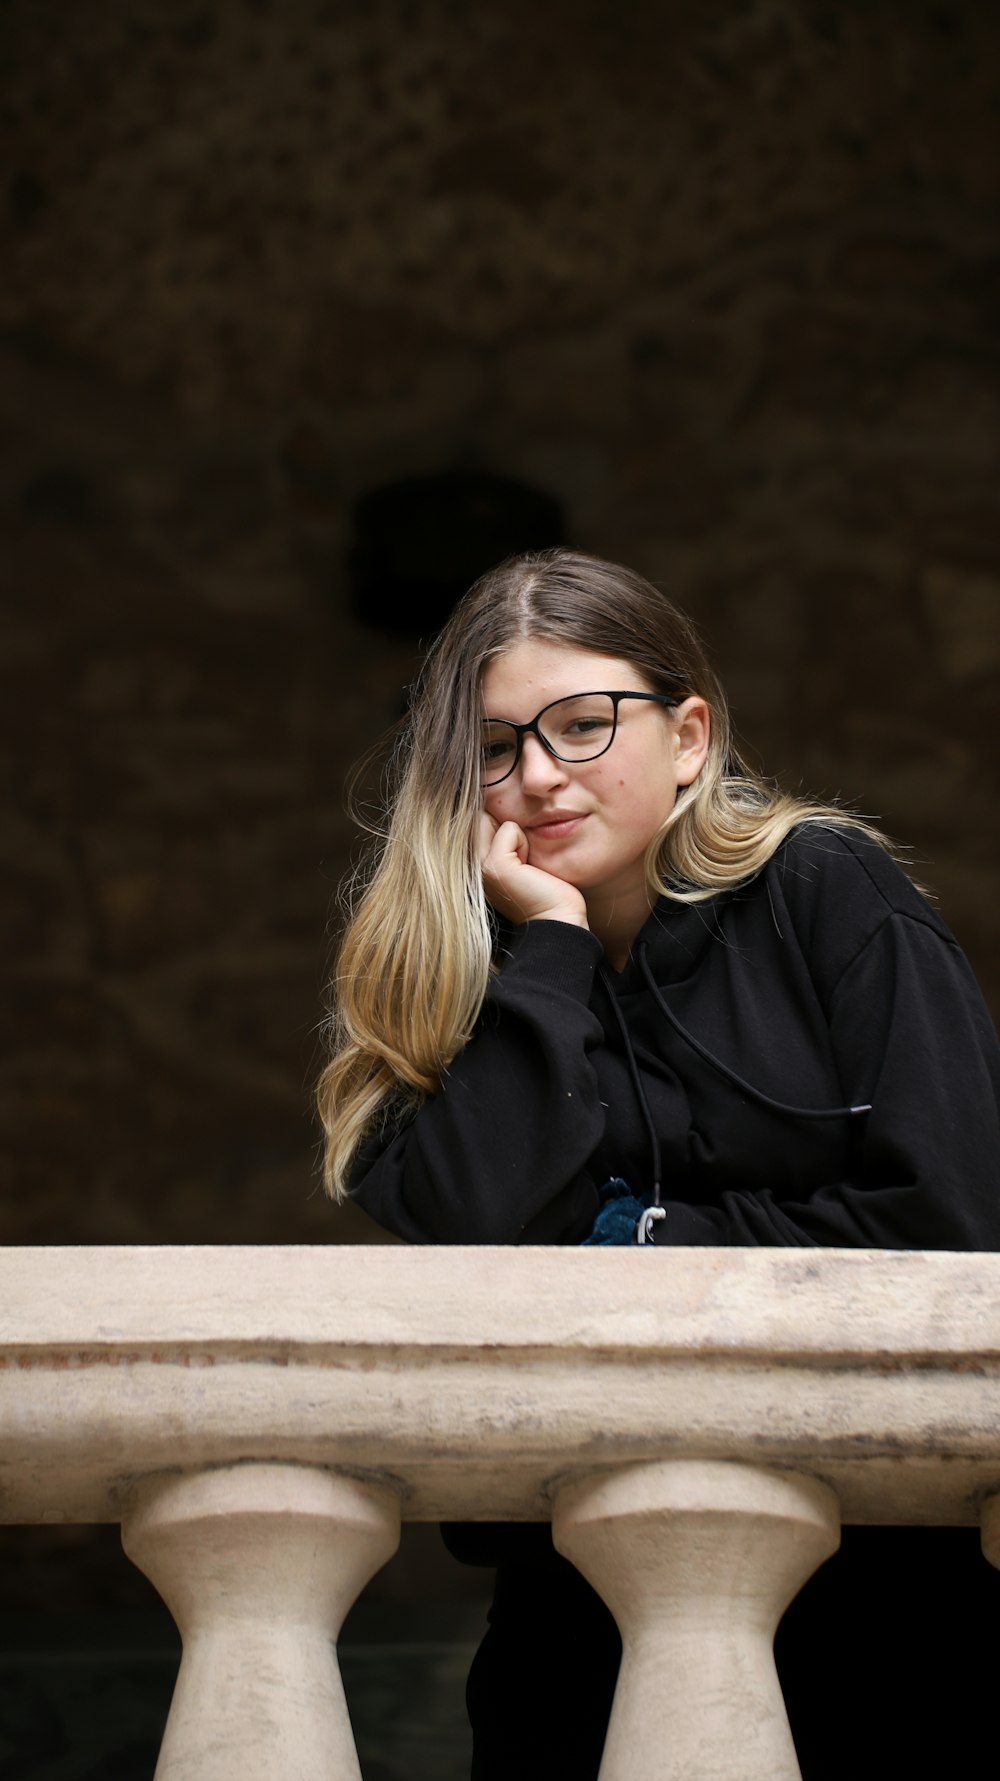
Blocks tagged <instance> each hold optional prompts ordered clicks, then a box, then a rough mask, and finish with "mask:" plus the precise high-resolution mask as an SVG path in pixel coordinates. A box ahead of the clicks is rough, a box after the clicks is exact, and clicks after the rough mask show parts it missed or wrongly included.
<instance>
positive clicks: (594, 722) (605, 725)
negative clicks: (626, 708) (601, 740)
mask: <svg viewBox="0 0 1000 1781" xmlns="http://www.w3.org/2000/svg"><path fill="white" fill-rule="evenodd" d="M610 728H611V719H610V718H609V717H574V718H571V719H570V721H569V723H567V724H564V725H563V726H562V734H563V735H564V736H593V735H594V733H595V732H599V731H601V730H609V729H610Z"/></svg>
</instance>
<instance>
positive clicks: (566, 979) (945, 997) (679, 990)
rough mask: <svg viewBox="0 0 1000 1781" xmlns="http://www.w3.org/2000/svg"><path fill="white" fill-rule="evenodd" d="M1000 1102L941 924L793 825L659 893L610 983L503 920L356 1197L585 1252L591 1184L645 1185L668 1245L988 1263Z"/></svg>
mask: <svg viewBox="0 0 1000 1781" xmlns="http://www.w3.org/2000/svg"><path fill="white" fill-rule="evenodd" d="M616 1004H617V1006H616ZM623 1026H624V1029H625V1031H623ZM998 1104H1000V1051H998V1047H997V1041H996V1037H995V1035H994V1033H993V1029H992V1027H991V1025H990V1021H989V1016H988V1015H987V1013H986V1010H985V1007H984V1005H983V1002H982V999H981V997H980V995H979V991H978V989H977V988H976V984H975V982H974V980H973V978H972V975H971V972H970V970H969V967H968V965H967V963H966V961H965V959H964V957H963V955H962V953H961V952H960V950H959V948H958V947H957V945H956V944H955V941H954V940H953V939H952V937H951V935H950V934H949V933H948V930H947V929H946V928H945V927H944V925H943V923H942V922H941V921H939V919H938V917H937V916H936V915H935V913H934V912H933V910H932V909H931V908H930V906H929V905H928V904H927V902H926V901H925V900H924V898H923V897H922V896H921V894H920V893H919V892H918V891H917V890H916V889H915V888H914V887H913V885H912V884H911V883H910V882H909V880H908V879H907V877H906V876H905V874H904V873H903V872H902V871H901V870H900V868H899V867H898V866H897V865H896V864H895V863H894V861H893V860H892V859H891V858H890V857H889V855H888V854H886V853H885V852H884V851H883V849H882V848H881V847H879V846H878V844H877V843H875V842H873V841H871V840H869V839H868V838H867V837H866V836H865V835H864V834H862V833H861V832H859V831H857V830H852V829H850V828H848V827H844V828H841V827H819V826H816V825H812V824H803V825H801V826H800V827H799V828H798V829H796V830H795V831H794V833H793V834H792V836H791V837H790V838H789V840H788V841H787V842H786V843H785V844H784V845H783V846H782V847H781V848H779V850H778V852H777V853H776V854H775V855H774V857H773V858H772V859H771V861H770V862H769V863H768V865H767V866H766V867H765V868H764V869H763V870H762V871H761V872H760V873H759V874H758V875H757V876H756V877H755V878H754V879H752V880H751V881H750V883H748V884H745V885H743V886H742V887H741V888H740V889H738V890H735V891H727V892H722V893H719V894H718V895H717V896H715V897H713V898H712V899H711V900H710V901H709V902H705V903H699V904H677V903H674V902H671V901H668V900H661V901H660V902H659V903H658V904H657V906H656V908H655V909H654V910H653V912H652V914H651V915H650V917H649V919H648V921H647V922H646V924H645V926H644V927H643V929H642V932H641V933H640V934H639V936H638V938H637V940H636V942H635V945H634V946H633V948H632V955H631V957H630V959H629V961H628V963H627V965H626V967H625V969H624V971H622V972H621V973H620V974H617V973H614V972H612V971H611V970H610V969H609V968H608V967H607V966H606V965H605V964H604V963H603V955H602V950H601V946H600V944H599V942H598V941H597V940H596V939H595V937H594V936H593V935H592V934H590V933H589V932H587V931H586V930H585V929H580V928H576V927H572V926H570V925H569V924H567V923H563V922H555V921H540V922H530V923H528V924H526V925H525V926H523V927H520V928H515V929H512V930H510V934H509V943H508V945H507V949H506V953H505V956H504V957H503V959H502V968H501V970H500V971H499V973H498V974H497V975H496V977H495V978H494V980H493V981H492V982H491V985H490V989H489V992H488V994H487V997H486V1002H485V1004H484V1007H483V1011H482V1014H481V1016H480V1019H479V1021H478V1024H477V1027H476V1031H475V1033H474V1035H473V1037H472V1039H471V1041H470V1043H469V1044H468V1045H467V1046H466V1047H465V1048H464V1050H463V1051H461V1052H460V1053H459V1055H458V1056H457V1057H456V1058H455V1060H454V1062H453V1063H452V1065H451V1068H450V1069H449V1071H448V1073H447V1078H446V1081H445V1083H444V1086H443V1088H442V1091H441V1093H440V1094H439V1095H437V1096H435V1097H434V1098H433V1099H432V1100H430V1101H428V1102H427V1103H426V1105H425V1106H424V1107H422V1108H421V1110H420V1111H419V1113H418V1114H417V1115H416V1117H415V1118H412V1119H410V1120H409V1121H408V1122H407V1123H406V1124H405V1125H404V1126H403V1127H402V1128H401V1129H398V1130H396V1131H394V1132H393V1131H390V1133H388V1134H386V1135H384V1136H383V1137H382V1138H380V1139H375V1140H372V1141H369V1142H368V1143H367V1144H366V1145H365V1146H364V1147H363V1149H362V1151H361V1153H360V1155H359V1157H358V1159H357V1161H356V1164H355V1168H354V1171H353V1174H352V1179H351V1193H352V1195H353V1197H354V1198H355V1199H356V1200H357V1201H358V1202H359V1204H360V1205H362V1206H363V1207H364V1208H365V1210H366V1211H367V1212H369V1213H370V1214H371V1216H372V1217H373V1218H374V1219H376V1221H377V1222H378V1223H379V1224H382V1225H384V1226H385V1227H386V1228H387V1229H389V1230H391V1231H393V1232H395V1233H396V1234H397V1235H398V1236H400V1237H403V1238H406V1239H407V1240H408V1241H410V1242H423V1243H428V1242H429V1243H503V1244H507V1243H577V1242H579V1241H580V1240H581V1239H582V1238H583V1237H584V1236H585V1235H586V1234H587V1232H588V1231H589V1230H590V1227H591V1225H592V1223H593V1219H594V1216H595V1214H596V1212H597V1209H598V1189H599V1188H600V1186H601V1185H602V1183H603V1182H605V1181H606V1180H608V1179H609V1178H610V1177H613V1176H619V1177H623V1178H624V1179H625V1180H626V1181H627V1182H628V1183H629V1185H630V1186H631V1188H632V1189H633V1191H634V1192H635V1193H636V1195H637V1196H638V1197H639V1198H640V1199H645V1200H649V1199H650V1198H651V1196H652V1193H653V1188H654V1178H655V1175H656V1174H657V1173H659V1175H660V1180H661V1184H662V1201H663V1204H664V1206H665V1208H666V1213H667V1216H666V1219H665V1220H664V1221H663V1222H662V1223H660V1224H658V1225H656V1226H655V1240H656V1242H657V1243H667V1244H695V1245H706V1244H782V1245H785V1244H801V1245H812V1244H832V1245H844V1246H851V1247H863V1248H886V1249H910V1248H921V1249H998V1248H1000V1117H998ZM657 1149H658V1150H659V1153H660V1156H659V1169H657V1159H656V1151H657Z"/></svg>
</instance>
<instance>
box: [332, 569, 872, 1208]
mask: <svg viewBox="0 0 1000 1781" xmlns="http://www.w3.org/2000/svg"><path fill="white" fill-rule="evenodd" d="M536 637H537V638H543V639H545V640H547V641H549V642H554V643H561V644H566V645H569V646H572V647H574V648H577V649H588V650H592V651H593V652H594V653H595V654H598V655H605V656H617V657H618V658H619V659H621V660H622V661H626V662H629V663H630V664H631V665H632V666H633V667H634V668H635V669H637V670H638V671H639V673H640V674H642V676H643V677H644V679H645V680H646V681H648V683H649V686H650V688H651V690H652V691H654V692H661V693H667V694H669V695H670V696H671V697H672V698H673V699H675V700H677V701H678V702H680V701H681V700H683V699H685V698H687V697H689V696H690V695H691V694H695V693H697V694H700V695H701V697H702V698H704V699H705V700H706V702H707V704H708V708H709V713H710V719H711V730H710V744H709V752H708V757H707V759H706V761H705V763H704V765H703V767H702V768H701V771H700V772H699V773H698V775H697V778H696V779H695V780H694V781H693V783H692V784H691V785H690V786H687V787H685V788H683V789H682V790H681V791H680V792H679V794H678V797H677V800H676V802H675V804H674V806H673V809H672V810H671V811H670V813H669V815H668V816H667V818H666V819H665V821H664V823H663V824H662V826H661V828H660V829H659V831H658V832H657V834H655V835H654V836H653V838H652V840H651V841H650V844H649V848H648V850H647V854H646V876H647V880H648V883H649V887H650V891H651V892H652V893H653V894H657V895H661V896H664V897H668V898H672V899H673V900H675V901H680V902H697V901H700V900H702V899H705V898H707V897H711V896H713V895H714V894H715V893H716V892H717V891H720V890H726V889H730V888H732V887H733V886H735V885H738V884H741V883H743V882H745V881H746V880H747V879H749V878H752V877H753V876H754V874H755V873H757V872H759V871H760V870H761V868H762V867H763V866H764V865H766V863H767V861H768V860H769V859H770V858H771V855H772V854H773V853H774V852H775V850H776V848H777V847H779V846H780V844H781V842H782V841H783V840H784V838H785V836H786V835H787V834H788V833H789V830H790V829H792V828H793V827H795V826H796V824H798V823H802V822H829V821H831V820H833V821H837V822H841V823H843V822H850V823H852V824H855V825H856V826H859V827H863V828H864V827H866V825H863V824H860V823H858V821H857V819H856V818H852V817H850V816H848V815H845V813H844V812H842V811H839V810H836V809H834V808H832V807H831V806H830V805H826V804H812V803H807V802H805V801H804V800H802V799H799V798H794V797H791V796H789V795H787V794H785V793H783V792H781V791H779V790H777V789H776V788H775V787H774V786H772V785H770V784H768V783H767V782H766V781H765V780H763V779H762V778H761V777H760V776H759V775H758V774H756V773H754V772H753V771H752V770H751V769H750V768H748V767H747V766H746V765H745V763H744V762H743V761H742V760H741V759H740V758H739V755H738V754H737V753H736V750H735V748H734V746H733V741H732V731H731V726H730V720H729V711H728V707H727V704H726V698H725V694H724V693H723V690H722V687H721V685H720V683H719V680H718V678H717V676H716V675H715V673H714V671H713V670H712V668H711V666H710V664H709V662H708V659H707V657H706V655H705V652H704V649H703V647H702V645H701V642H700V640H699V638H698V635H697V632H696V631H695V628H694V626H693V625H692V624H691V622H690V620H689V619H688V618H687V617H686V616H685V615H684V614H683V613H682V612H680V611H679V610H678V609H677V607H676V606H674V605H673V603H672V602H671V601H670V600H668V599H667V598H666V596H665V595H664V594H662V593H660V592H659V591H658V590H657V589H656V588H654V587H652V586H651V585H650V583H649V582H647V581H645V580H644V579H643V577H642V576H641V575H637V574H635V573H634V572H633V571H632V570H630V569H625V568H621V567H619V566H618V565H617V564H615V563H608V562H605V561H603V560H602V559H601V558H600V557H593V556H589V555H586V554H584V553H583V552H580V551H571V550H547V551H539V552H532V553H530V554H528V555H524V556H518V557H511V558H509V559H508V560H507V561H506V562H504V563H501V564H500V565H499V566H498V567H497V568H496V569H492V570H490V572H489V573H488V574H486V575H484V576H483V577H482V578H481V579H480V580H479V581H477V582H476V584H475V586H474V587H472V588H471V589H470V590H469V592H468V593H467V594H466V596H465V598H464V599H463V600H462V601H461V602H460V603H459V605H458V606H457V607H456V609H455V611H454V613H453V614H452V616H451V618H450V619H449V621H448V623H447V625H446V626H445V628H444V630H443V631H442V632H441V634H440V636H439V637H438V638H437V640H436V642H435V643H434V645H433V647H432V648H431V650H430V651H429V653H428V656H427V660H426V663H425V665H424V669H423V672H422V674H421V677H420V680H419V682H418V685H417V687H416V689H415V694H414V697H413V700H412V704H411V709H410V716H409V719H408V722H407V724H406V727H405V730H404V733H403V735H402V738H401V740H400V742H399V744H398V746H397V750H396V754H395V757H394V761H393V764H392V767H391V769H390V775H389V781H390V784H389V797H388V821H387V825H386V828H385V833H384V836H383V837H382V843H381V846H380V848H379V849H378V850H377V851H376V852H375V854H374V856H373V858H372V860H371V861H370V862H369V866H368V868H367V870H366V871H364V872H363V873H362V874H361V876H360V877H359V880H358V881H357V883H356V884H355V886H354V889H353V894H352V895H351V896H350V898H349V908H350V913H349V917H348V920H347V922H346V926H345V928H344V932H343V936H342V939H341V942H340V947H339V951H338V955H337V959H336V966H335V970H334V977H333V983H332V1011H331V1016H330V1021H329V1034H330V1053H331V1055H330V1061H329V1063H328V1064H327V1065H326V1068H325V1069H324V1070H323V1072H322V1075H321V1077H320V1081H319V1086H318V1103H319V1110H320V1115H321V1118H322V1121H323V1126H324V1129H325V1132H326V1155H325V1168H324V1182H325V1185H326V1189H327V1192H328V1193H329V1194H331V1196H332V1197H333V1198H335V1199H339V1198H342V1197H343V1196H344V1194H345V1192H346V1182H347V1176H348V1170H349V1167H350V1164H351V1160H352V1158H353V1156H354V1154H355V1152H356V1151H357V1149H358V1146H359V1144H360V1143H361V1142H362V1141H363V1139H364V1138H365V1137H366V1136H367V1135H368V1134H369V1133H371V1132H373V1131H374V1130H376V1129H377V1128H378V1127H379V1125H380V1123H382V1122H384V1121H385V1120H387V1119H388V1118H395V1117H402V1116H404V1115H405V1114H406V1113H407V1112H409V1111H411V1110H413V1109H415V1108H416V1107H418V1106H419V1105H420V1104H421V1103H422V1102H423V1101H425V1100H426V1099H427V1098H428V1097H429V1096H431V1095H433V1094H435V1093H436V1092H437V1091H438V1089H439V1088H440V1084H441V1080H442V1077H443V1075H444V1073H445V1071H446V1070H447V1069H448V1066H449V1064H450V1063H451V1061H452V1059H453V1058H454V1057H455V1055H456V1053H457V1052H458V1051H460V1050H461V1048H462V1046H463V1045H465V1044H466V1043H467V1041H468V1039H469V1038H470V1036H471V1033H472V1030H473V1027H474V1025H475V1022H476V1019H477V1017H478V1015H479V1012H480V1009H481V1008H482V1005H483V999H484V997H485V995H486V989H487V984H488V981H489V973H490V969H491V965H492V961H493V948H494V938H495V922H494V920H493V918H492V916H491V913H490V910H489V907H488V905H487V902H486V898H485V895H484V892H483V882H482V874H481V871H480V866H479V857H478V849H477V845H476V841H477V830H478V823H477V818H478V815H479V811H480V808H481V801H482V792H481V785H480V777H481V772H480V753H479V736H480V719H481V684H482V676H483V670H484V667H485V665H486V663H487V662H489V661H490V660H491V659H492V658H493V657H495V656H498V655H501V654H502V653H503V652H504V651H506V650H509V649H510V648H512V647H513V645H515V644H516V643H519V642H522V641H524V640H525V639H527V638H536ZM866 832H868V833H875V831H871V830H866ZM879 839H881V837H879Z"/></svg>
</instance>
